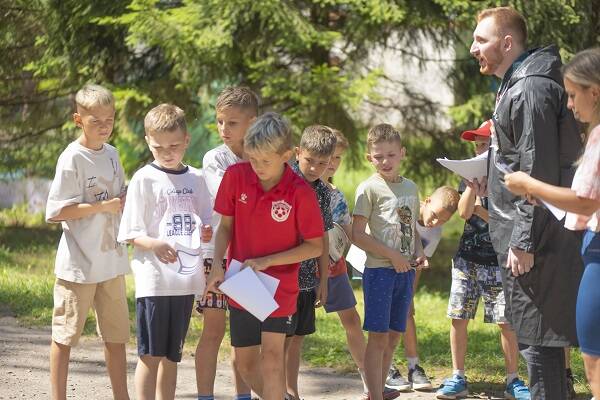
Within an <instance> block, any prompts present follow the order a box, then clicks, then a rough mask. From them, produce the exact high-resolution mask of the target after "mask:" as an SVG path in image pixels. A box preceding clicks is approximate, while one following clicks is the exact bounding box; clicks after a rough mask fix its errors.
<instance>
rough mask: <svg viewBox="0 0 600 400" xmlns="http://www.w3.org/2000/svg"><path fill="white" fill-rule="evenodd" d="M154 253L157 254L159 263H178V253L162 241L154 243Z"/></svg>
mask: <svg viewBox="0 0 600 400" xmlns="http://www.w3.org/2000/svg"><path fill="white" fill-rule="evenodd" d="M151 248H152V251H153V252H154V254H156V257H157V258H158V261H160V262H161V263H163V264H169V263H174V262H175V261H177V251H176V250H175V249H174V248H172V247H171V246H169V244H168V243H166V242H163V241H162V240H155V241H154V242H153V243H152V247H151Z"/></svg>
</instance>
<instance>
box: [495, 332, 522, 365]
mask: <svg viewBox="0 0 600 400" xmlns="http://www.w3.org/2000/svg"><path fill="white" fill-rule="evenodd" d="M498 326H499V327H500V329H501V331H500V341H501V343H502V351H503V352H504V365H505V366H506V375H510V374H514V373H517V372H518V370H519V342H518V341H517V335H516V334H515V331H514V330H513V329H512V327H511V326H510V324H498Z"/></svg>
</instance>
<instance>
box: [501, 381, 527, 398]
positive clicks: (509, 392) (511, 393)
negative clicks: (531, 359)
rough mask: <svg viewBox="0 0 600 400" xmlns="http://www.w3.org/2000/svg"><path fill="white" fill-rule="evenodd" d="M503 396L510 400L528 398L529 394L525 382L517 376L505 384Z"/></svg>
mask: <svg viewBox="0 0 600 400" xmlns="http://www.w3.org/2000/svg"><path fill="white" fill-rule="evenodd" d="M504 397H505V398H507V399H511V400H530V399H531V394H530V393H529V388H528V387H527V385H525V382H523V381H522V380H520V379H519V378H515V379H513V381H512V382H511V383H509V384H508V385H506V390H504Z"/></svg>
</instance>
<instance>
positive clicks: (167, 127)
mask: <svg viewBox="0 0 600 400" xmlns="http://www.w3.org/2000/svg"><path fill="white" fill-rule="evenodd" d="M178 129H179V130H181V131H183V132H187V125H186V123H185V113H184V112H183V110H182V109H181V108H179V107H177V106H176V105H173V104H167V103H163V104H160V105H158V106H156V107H154V108H153V109H152V110H150V111H148V114H146V118H144V130H145V131H146V135H153V134H156V133H162V132H173V131H175V130H178Z"/></svg>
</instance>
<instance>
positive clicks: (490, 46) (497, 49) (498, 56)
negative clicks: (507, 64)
mask: <svg viewBox="0 0 600 400" xmlns="http://www.w3.org/2000/svg"><path fill="white" fill-rule="evenodd" d="M503 41H504V39H503V38H502V37H501V36H500V35H499V30H498V27H497V26H496V22H495V20H494V18H493V17H487V18H484V19H482V20H481V21H479V23H478V24H477V27H476V28H475V31H474V32H473V44H471V49H470V53H471V55H472V56H473V57H475V58H476V59H477V61H479V72H481V73H482V74H483V75H496V76H497V77H499V78H502V76H503V75H504V72H505V71H504V70H503V69H502V68H500V67H501V66H502V64H503V62H504V58H505V54H504V53H503V52H502V44H503Z"/></svg>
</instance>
